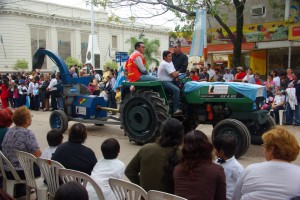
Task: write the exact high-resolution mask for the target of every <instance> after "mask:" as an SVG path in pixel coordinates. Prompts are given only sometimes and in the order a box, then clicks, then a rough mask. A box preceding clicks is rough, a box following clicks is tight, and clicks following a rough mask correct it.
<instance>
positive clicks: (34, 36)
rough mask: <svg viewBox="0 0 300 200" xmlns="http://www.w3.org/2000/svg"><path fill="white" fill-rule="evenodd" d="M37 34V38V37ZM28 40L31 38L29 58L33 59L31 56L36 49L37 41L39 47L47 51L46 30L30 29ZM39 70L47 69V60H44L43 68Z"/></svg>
mask: <svg viewBox="0 0 300 200" xmlns="http://www.w3.org/2000/svg"><path fill="white" fill-rule="evenodd" d="M38 32H39V36H38ZM30 38H31V57H32V58H33V55H34V54H35V52H36V51H37V49H38V42H37V40H39V46H40V47H43V48H45V49H47V46H46V30H45V29H41V28H39V31H38V28H30ZM41 69H47V59H45V60H44V63H43V66H42V67H41Z"/></svg>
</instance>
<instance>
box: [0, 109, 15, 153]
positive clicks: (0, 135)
mask: <svg viewBox="0 0 300 200" xmlns="http://www.w3.org/2000/svg"><path fill="white" fill-rule="evenodd" d="M12 114H13V113H12V111H11V110H10V109H9V108H5V109H1V110H0V119H1V121H0V150H2V142H3V139H4V136H5V134H6V133H7V131H8V130H9V127H10V125H11V124H12V119H11V118H12Z"/></svg>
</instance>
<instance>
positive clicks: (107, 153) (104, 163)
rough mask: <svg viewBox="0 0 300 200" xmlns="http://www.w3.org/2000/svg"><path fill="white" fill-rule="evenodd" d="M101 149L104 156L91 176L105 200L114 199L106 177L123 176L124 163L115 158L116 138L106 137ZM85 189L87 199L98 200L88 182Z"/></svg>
mask: <svg viewBox="0 0 300 200" xmlns="http://www.w3.org/2000/svg"><path fill="white" fill-rule="evenodd" d="M101 151H102V154H103V157H104V158H102V159H100V160H98V162H97V163H96V165H95V166H94V169H93V171H92V174H91V177H92V179H94V180H95V181H96V183H97V184H98V185H99V186H100V188H101V190H102V192H103V195H104V198H105V199H106V200H116V197H115V195H114V193H113V191H112V190H111V188H110V186H109V183H108V179H110V178H116V179H123V178H124V171H125V165H124V163H123V162H122V161H120V160H119V159H117V157H118V155H119V152H120V144H119V142H118V141H117V140H116V139H114V138H108V139H106V140H105V141H104V142H103V143H102V145H101ZM86 189H87V191H88V193H89V200H98V198H97V194H96V192H95V190H94V189H93V187H92V186H91V185H90V184H88V185H87V187H86Z"/></svg>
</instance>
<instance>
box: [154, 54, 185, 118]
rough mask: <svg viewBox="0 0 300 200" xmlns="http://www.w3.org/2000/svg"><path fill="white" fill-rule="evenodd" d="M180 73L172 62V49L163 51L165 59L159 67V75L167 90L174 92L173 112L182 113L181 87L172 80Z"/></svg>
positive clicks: (170, 92)
mask: <svg viewBox="0 0 300 200" xmlns="http://www.w3.org/2000/svg"><path fill="white" fill-rule="evenodd" d="M178 75H179V72H178V71H176V69H175V67H174V65H173V62H172V53H171V52H170V51H164V52H163V61H162V62H161V63H160V65H159V67H158V72H157V77H158V79H159V80H161V81H162V85H163V87H164V89H165V91H166V92H167V93H169V94H172V100H173V114H175V115H177V114H180V113H181V110H180V105H179V104H180V99H179V98H180V89H179V88H178V87H177V86H176V85H174V84H173V83H172V80H173V79H174V78H176V77H177V76H178Z"/></svg>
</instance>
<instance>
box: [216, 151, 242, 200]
mask: <svg viewBox="0 0 300 200" xmlns="http://www.w3.org/2000/svg"><path fill="white" fill-rule="evenodd" d="M216 163H217V162H216ZM217 164H219V163H217ZM220 165H221V166H222V167H223V168H224V173H225V177H226V199H228V200H230V199H231V198H232V194H233V190H234V187H235V184H236V182H237V180H238V179H239V177H240V175H241V174H242V173H243V171H244V167H243V166H242V165H241V164H240V163H239V162H238V161H237V160H236V159H235V157H234V156H233V157H231V158H229V159H227V160H226V162H225V163H222V164H220Z"/></svg>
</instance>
